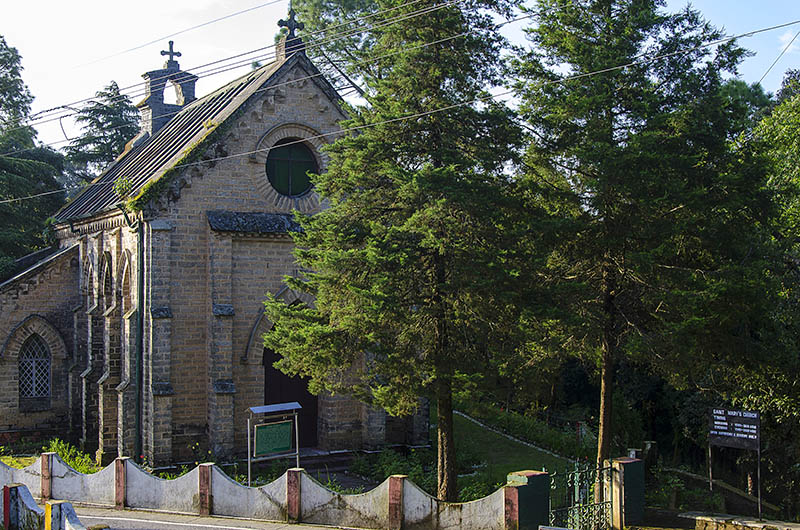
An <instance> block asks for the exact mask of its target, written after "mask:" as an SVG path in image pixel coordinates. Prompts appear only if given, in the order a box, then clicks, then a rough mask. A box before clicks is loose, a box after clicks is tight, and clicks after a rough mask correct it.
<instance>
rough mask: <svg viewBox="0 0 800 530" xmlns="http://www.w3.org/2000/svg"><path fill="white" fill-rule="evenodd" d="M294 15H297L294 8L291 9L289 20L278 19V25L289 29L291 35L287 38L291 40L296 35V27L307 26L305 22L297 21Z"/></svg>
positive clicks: (302, 27)
mask: <svg viewBox="0 0 800 530" xmlns="http://www.w3.org/2000/svg"><path fill="white" fill-rule="evenodd" d="M294 15H295V12H294V9H289V20H283V19H281V20H279V21H278V26H281V27H284V28H286V29H288V30H289V35H287V36H286V40H291V39H294V38H295V37H296V36H295V34H294V31H295V30H296V29H305V28H306V25H305V24H303V23H302V22H297V21H296V20H295V19H294Z"/></svg>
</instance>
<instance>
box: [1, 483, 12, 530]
mask: <svg viewBox="0 0 800 530" xmlns="http://www.w3.org/2000/svg"><path fill="white" fill-rule="evenodd" d="M3 528H5V529H6V530H8V529H9V528H11V489H10V488H9V487H8V486H7V485H6V486H3Z"/></svg>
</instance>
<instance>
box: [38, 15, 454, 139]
mask: <svg viewBox="0 0 800 530" xmlns="http://www.w3.org/2000/svg"><path fill="white" fill-rule="evenodd" d="M278 1H282V0H274V1H273V2H269V3H267V4H263V5H269V4H274V3H276V2H278ZM423 1H425V0H411V1H409V2H406V3H404V4H401V5H399V6H395V7H392V8H387V9H382V10H378V11H376V12H374V13H369V14H367V15H362V16H360V17H357V18H355V19H351V20H348V21H345V22H341V23H338V24H334V25H332V26H329V27H327V28H325V29H321V30H317V31H313V32H310V33H308V34H307V35H306V36H307V37H313V36H314V35H319V34H324V33H327V32H329V31H331V30H333V29H336V28H340V27H342V26H346V25H349V24H353V23H355V22H359V21H362V20H366V19H369V18H373V17H376V16H378V15H381V14H385V13H388V12H391V11H396V10H398V9H402V8H404V7H408V6H411V5H413V4H417V3H419V2H423ZM460 1H463V0H450V1H447V2H444V3H443V4H438V5H434V6H428V7H425V8H422V9H420V10H418V11H415V12H412V13H410V14H405V15H399V16H397V17H395V18H394V19H389V20H388V21H383V23H382V24H381V25H380V26H374V27H383V26H384V25H387V24H390V23H394V22H397V21H400V20H405V19H407V18H413V17H415V16H421V15H423V14H427V13H428V12H432V11H435V10H437V9H442V8H443V7H447V6H450V5H454V4H456V3H459V2H460ZM252 9H256V8H251V9H250V10H252ZM236 14H238V13H234V14H232V15H228V16H235V15H236ZM223 18H226V17H223ZM212 22H214V21H210V22H206V23H204V24H201V25H199V26H195V27H201V26H204V25H208V24H210V23H212ZM189 29H194V28H189ZM369 29H374V28H370V27H366V28H360V29H356V30H347V31H339V32H335V33H332V34H329V35H326V36H325V37H324V38H323V39H321V40H319V41H311V42H310V43H309V44H311V45H321V44H323V43H326V42H330V41H332V40H338V39H339V38H345V37H350V36H353V35H355V34H358V33H361V32H363V31H364V30H369ZM185 31H189V30H183V31H181V32H178V33H173V34H172V35H168V36H166V37H162V39H166V38H169V37H171V36H174V35H177V34H179V33H183V32H185ZM154 42H159V41H152V42H150V43H147V44H144V45H141V46H138V47H136V48H131V49H132V50H133V49H138V48H141V47H143V46H147V45H149V44H152V43H154ZM275 48H276V44H270V45H269V46H264V47H262V48H255V49H253V50H249V51H246V52H243V53H239V54H236V55H232V56H229V57H224V58H222V59H218V60H216V61H212V62H210V63H205V64H202V65H198V66H194V67H191V68H188V69H186V70H185V71H186V72H190V73H191V72H192V71H196V70H199V69H202V68H206V67H209V66H213V65H215V64H219V63H222V62H225V61H229V60H231V59H238V58H241V57H244V56H246V55H251V54H254V53H257V52H263V51H266V50H270V49H275ZM120 53H125V52H120ZM267 56H268V54H262V56H258V57H249V58H247V59H245V60H243V61H240V62H239V63H238V64H240V65H241V64H246V63H249V62H251V61H253V60H259V59H262V58H264V57H267ZM223 67H224V66H220V68H223ZM231 69H233V68H231ZM223 71H227V70H223ZM213 73H220V72H213ZM167 77H168V76H165V77H161V78H154V79H153V80H152V81H160V80H164V79H167ZM200 77H202V76H200ZM145 85H146V83H145V82H141V83H135V84H133V85H129V86H126V87H123V88H121V89H120V92H121V93H123V92H128V91H131V90H133V89H141V88H143V87H144V86H145ZM141 94H142V93H139V92H137V93H136V94H135V95H132V96H129V97H136V96H137V95H141ZM122 96H123V94H120V97H122ZM92 99H94V96H91V97H88V98H84V99H81V100H77V101H73V102H70V103H67V104H65V105H58V106H55V107H52V108H50V109H46V110H43V111H39V112H37V113H35V114H34V115H33V116H39V115H43V114H45V115H46V114H48V113H50V112H53V111H60V110H63V108H64V107H68V106H75V105H79V104H81V103H86V102H89V101H91V100H92ZM62 117H63V116H62ZM48 121H53V120H48ZM36 123H47V122H28V123H27V124H26V125H34V124H36Z"/></svg>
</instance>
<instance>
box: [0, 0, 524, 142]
mask: <svg viewBox="0 0 800 530" xmlns="http://www.w3.org/2000/svg"><path fill="white" fill-rule="evenodd" d="M418 1H419V0H418ZM459 1H460V0H459ZM452 3H455V2H450V4H452ZM444 5H445V4H440V7H438V9H441V8H442V7H441V6H444ZM421 14H426V13H421ZM421 14H420V15H421ZM420 15H415V16H420ZM531 16H532V15H525V16H521V17H518V18H516V19H512V20H509V21H506V22H503V23H500V24H497V25H496V26H494V27H495V29H497V28H500V27H502V26H504V25H506V24H509V23H512V22H516V21H518V20H523V19H525V18H530V17H531ZM407 18H408V17H407ZM389 23H393V22H387V23H386V24H384V25H387V24H389ZM376 27H382V26H376ZM467 34H468V32H464V33H460V34H458V35H455V36H452V37H447V38H444V39H440V40H437V41H432V42H428V43H425V44H422V45H418V46H413V47H411V48H409V49H415V48H420V47H426V46H431V45H434V44H440V43H443V42H446V41H448V40H452V39H454V38H458V37H462V36H465V35H467ZM314 46H321V43H314V44H313V45H312V46H307V48H309V47H310V48H312V49H313V47H314ZM398 53H402V52H400V51H398V52H393V53H390V54H386V55H383V56H380V57H378V58H370V59H367V60H363V61H358V62H356V63H354V64H364V63H369V62H371V61H376V60H381V59H384V58H386V57H390V56H392V55H396V54H398ZM270 58H272V59H274V58H275V56H274V55H273V56H270ZM249 60H250V59H248V61H249ZM215 73H219V72H215ZM321 75H323V74H322V73H319V74H312V75H309V76H306V77H304V78H300V79H298V80H295V81H286V82H284V83H279V84H277V85H272V86H270V87H268V88H277V87H280V86H284V85H288V84H291V83H294V82H296V81H299V80H303V79H312V78H314V77H318V76H321ZM332 77H338V76H332ZM261 90H263V89H260V90H259V91H261ZM259 91H256V92H259ZM69 110H70V111H71V112H68V113H66V114H64V115H62V116H58V117H54V118H50V119H48V120H43V121H40V122H38V123H37V124H39V125H41V124H43V123H49V122H52V121H56V120H59V121H60V120H61V119H62V118H64V117H66V116H71V115H74V114H78V113H77V112H75V111H74V109H69ZM178 112H180V109H179V110H176V111H170V112H168V113H165V114H162V115H159V116H154V118H163V117H169V116H174V115H175V114H177V113H178ZM30 126H31V125H25V126H21V127H17V128H22V127H30ZM122 127H125V125H120V126H117V127H112V128H109V129H106V130H107V131H113V130H115V129H118V128H122ZM10 130H14V129H10ZM72 140H74V138H72V139H70V138H67V139H65V140H58V141H55V142H50V143H47V144H42V145H40V146H37V147H34V148H27V149H20V150H16V151H10V152H6V153H3V154H0V156H9V155H12V154H17V153H21V152H25V151H30V150H33V149H37V148H39V147H53V146H56V145H60V144H64V143H67V142H70V141H72Z"/></svg>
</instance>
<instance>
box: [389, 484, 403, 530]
mask: <svg viewBox="0 0 800 530" xmlns="http://www.w3.org/2000/svg"><path fill="white" fill-rule="evenodd" d="M405 481H406V475H392V476H391V477H389V530H401V529H402V528H403V523H404V522H405V512H404V510H403V486H404V484H405Z"/></svg>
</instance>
